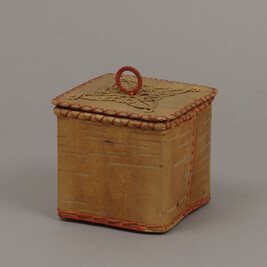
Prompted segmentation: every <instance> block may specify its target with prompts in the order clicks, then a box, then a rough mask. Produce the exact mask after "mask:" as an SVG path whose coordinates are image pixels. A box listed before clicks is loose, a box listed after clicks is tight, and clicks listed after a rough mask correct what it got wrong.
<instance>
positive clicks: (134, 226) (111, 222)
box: [58, 196, 210, 232]
mask: <svg viewBox="0 0 267 267" xmlns="http://www.w3.org/2000/svg"><path fill="white" fill-rule="evenodd" d="M209 201H210V196H208V197H206V198H204V199H202V200H200V201H197V202H195V203H194V204H192V205H190V206H189V207H187V208H186V209H185V210H183V211H182V212H181V213H179V214H178V215H177V216H176V217H174V218H173V219H172V221H171V222H169V223H168V224H162V225H151V224H143V223H137V222H128V221H123V220H116V219H109V218H106V217H101V216H94V215H89V214H83V213H78V212H71V211H65V210H62V209H58V216H59V217H61V218H67V219H74V220H77V221H87V222H91V223H99V224H104V225H108V226H113V227H119V228H124V229H130V230H135V231H140V232H145V231H152V229H153V231H155V230H164V231H167V230H169V229H170V227H171V226H173V225H175V224H176V223H178V222H179V221H180V220H182V219H183V218H184V217H185V216H187V215H189V214H190V213H191V212H193V211H195V210H196V209H198V208H200V207H201V206H203V205H205V204H206V203H208V202H209Z"/></svg>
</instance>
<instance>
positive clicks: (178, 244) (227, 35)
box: [0, 0, 267, 267]
mask: <svg viewBox="0 0 267 267" xmlns="http://www.w3.org/2000/svg"><path fill="white" fill-rule="evenodd" d="M123 65H132V66H134V67H136V68H138V69H139V70H140V72H141V74H142V75H144V76H147V77H156V78H163V79H169V80H176V81H180V82H189V83H198V84H205V85H209V86H212V87H216V88H218V89H219V94H218V96H217V97H216V99H215V101H214V105H213V121H212V123H213V125H212V162H211V163H212V165H211V181H212V185H211V187H212V188H211V189H212V201H211V202H210V203H209V204H208V205H206V206H205V207H203V208H202V209H200V210H199V211H197V212H195V213H193V214H192V215H190V216H188V217H187V218H186V219H184V220H183V221H182V222H181V223H180V224H179V225H177V226H176V227H175V228H174V229H173V230H171V231H170V232H168V233H166V234H164V235H148V234H138V233H133V232H128V231H122V230H116V229H112V228H107V227H101V226H94V225H90V224H85V223H72V222H66V221H62V220H60V219H58V217H57V214H56V207H57V151H56V117H55V116H54V114H53V111H52V108H53V106H52V104H51V103H50V100H51V99H52V98H53V97H55V96H56V95H58V94H60V93H62V92H63V91H65V90H68V89H70V88H72V87H74V86H76V85H78V84H80V83H82V82H84V81H87V80H88V79H90V78H93V77H95V76H98V75H101V74H105V73H108V72H116V71H117V69H118V68H119V67H121V66H123ZM266 74H267V1H265V0H262V1H260V0H250V1H248V0H239V1H238V0H224V1H216V0H195V1H194V0H184V1H182V0H168V1H162V0H161V1H159V0H150V1H146V0H142V1H141V0H134V1H129V0H119V1H114V0H108V1H89V0H87V1H67V0H64V1H63V0H61V1H60V0H46V1H39V0H25V1H15V0H12V1H10V0H1V1H0V82H1V84H0V88H1V89H0V90H1V96H0V127H1V128H0V170H1V172H0V175H1V176H0V212H1V213H0V266H1V267H2V266H218V267H219V266H257V267H258V266H267V255H266V253H267V179H266V178H267V177H266V176H267V175H266V170H267V169H266V165H267V146H266V143H267V140H266V136H267V125H266V124H267V119H266V114H267V109H266V101H267V93H266V92H267V88H266Z"/></svg>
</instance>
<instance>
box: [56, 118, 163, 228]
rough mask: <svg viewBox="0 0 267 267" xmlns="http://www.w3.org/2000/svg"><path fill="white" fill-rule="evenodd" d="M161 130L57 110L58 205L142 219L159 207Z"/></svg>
mask: <svg viewBox="0 0 267 267" xmlns="http://www.w3.org/2000/svg"><path fill="white" fill-rule="evenodd" d="M161 147H162V133H161V132H159V131H151V130H141V129H132V128H128V127H117V126H113V125H108V124H102V123H98V122H92V121H85V120H79V119H74V118H67V117H66V118H65V117H62V116H58V183H59V186H58V188H59V191H58V207H59V209H61V210H65V211H70V212H78V213H82V214H88V215H94V216H103V217H107V218H111V219H118V220H123V221H131V222H138V223H145V224H156V223H160V222H159V219H160V218H159V215H160V213H161V203H162V199H161V195H162V194H161V190H162V187H161V180H162V174H163V167H162V155H161Z"/></svg>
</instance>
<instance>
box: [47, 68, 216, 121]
mask: <svg viewBox="0 0 267 267" xmlns="http://www.w3.org/2000/svg"><path fill="white" fill-rule="evenodd" d="M121 82H122V84H123V86H124V87H125V88H129V89H130V90H131V89H133V88H134V87H136V84H137V80H136V78H135V76H132V75H122V76H121ZM216 93H217V90H216V89H214V88H210V87H207V86H200V85H195V84H186V83H178V82H172V81H167V80H158V79H153V78H144V77H143V85H142V88H141V89H140V91H139V92H138V94H136V95H128V94H126V93H124V92H122V91H121V90H120V89H119V88H118V87H117V85H116V82H115V74H112V73H110V74H106V75H103V76H100V77H97V78H95V79H92V80H89V81H88V82H85V83H83V84H81V85H79V86H77V87H75V88H73V89H71V90H69V91H67V92H65V93H63V94H61V95H59V96H57V97H56V98H54V99H53V100H52V103H53V104H54V105H56V106H57V107H62V108H68V109H75V110H81V111H85V112H91V113H99V114H106V115H111V116H117V117H127V118H132V119H139V120H146V121H170V120H173V119H175V118H178V117H179V116H181V115H183V114H185V113H186V112H187V111H189V110H191V109H192V108H194V107H196V106H198V105H200V104H202V103H204V102H206V101H208V100H210V99H213V98H214V96H215V95H216Z"/></svg>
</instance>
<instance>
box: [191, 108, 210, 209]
mask: <svg viewBox="0 0 267 267" xmlns="http://www.w3.org/2000/svg"><path fill="white" fill-rule="evenodd" d="M195 132H196V135H195V148H194V164H193V176H192V181H191V190H190V198H189V204H193V203H195V202H197V201H200V200H202V199H205V198H207V197H209V194H210V138H211V104H210V105H209V106H208V107H206V108H205V109H204V110H202V111H200V112H199V113H198V114H197V120H196V130H195Z"/></svg>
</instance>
